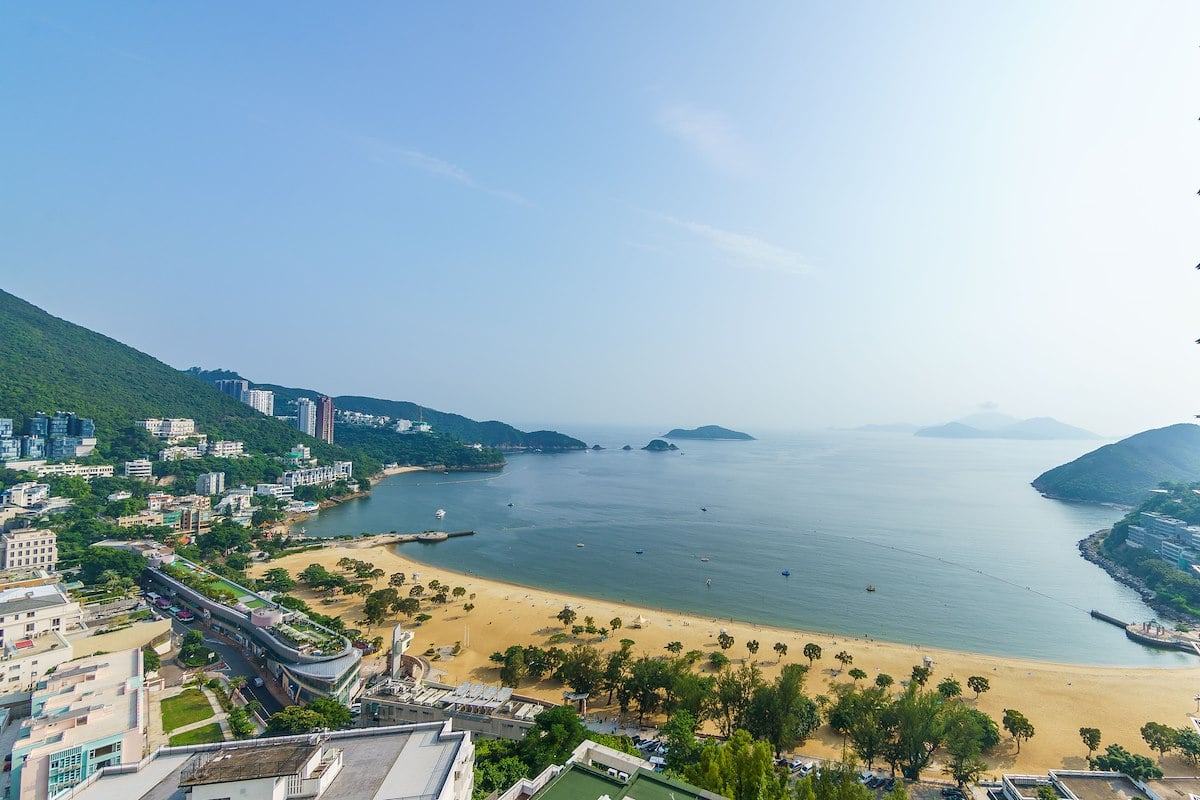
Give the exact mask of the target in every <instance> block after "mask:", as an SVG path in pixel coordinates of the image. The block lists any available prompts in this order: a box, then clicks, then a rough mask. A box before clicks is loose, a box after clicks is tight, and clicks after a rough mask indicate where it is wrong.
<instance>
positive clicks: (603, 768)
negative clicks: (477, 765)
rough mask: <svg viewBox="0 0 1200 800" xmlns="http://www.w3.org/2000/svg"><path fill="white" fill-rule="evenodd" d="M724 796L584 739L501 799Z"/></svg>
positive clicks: (698, 799) (691, 799)
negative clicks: (562, 759) (560, 760)
mask: <svg viewBox="0 0 1200 800" xmlns="http://www.w3.org/2000/svg"><path fill="white" fill-rule="evenodd" d="M603 797H608V798H609V800H633V798H652V797H653V798H673V800H723V798H722V796H721V795H719V794H715V793H713V792H710V791H708V790H706V789H701V788H699V787H696V786H692V785H691V784H689V783H684V782H683V781H681V780H678V779H676V778H668V777H667V776H666V775H663V774H661V773H659V772H655V771H654V766H653V765H652V764H651V763H650V762H649V761H645V760H643V759H641V758H638V757H637V756H631V755H629V754H628V753H622V752H621V751H620V750H615V749H613V748H611V747H605V746H604V745H601V744H597V743H596V742H593V741H592V740H591V739H584V740H583V741H582V742H581V743H580V744H579V746H578V747H576V748H575V751H574V752H572V753H571V755H570V757H569V758H567V760H566V763H564V764H562V765H558V764H551V765H550V766H548V767H546V769H545V770H543V771H542V772H541V773H540V774H538V775H536V776H535V777H533V778H522V779H521V780H519V781H517V782H516V783H515V784H513V785H512V786H511V787H509V788H508V790H507V791H505V792H503V793H502V794H500V796H499V798H498V800H580V798H589V800H591V798H603Z"/></svg>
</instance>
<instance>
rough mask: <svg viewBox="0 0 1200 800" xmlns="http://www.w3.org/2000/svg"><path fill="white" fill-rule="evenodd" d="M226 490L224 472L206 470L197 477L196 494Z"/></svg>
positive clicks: (217, 492)
mask: <svg viewBox="0 0 1200 800" xmlns="http://www.w3.org/2000/svg"><path fill="white" fill-rule="evenodd" d="M224 491H225V473H224V472H206V473H204V474H203V475H200V476H199V477H197V478H196V494H201V495H213V494H221V493H222V492H224Z"/></svg>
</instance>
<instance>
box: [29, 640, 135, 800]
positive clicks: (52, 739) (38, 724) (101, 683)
mask: <svg viewBox="0 0 1200 800" xmlns="http://www.w3.org/2000/svg"><path fill="white" fill-rule="evenodd" d="M146 712H147V697H146V687H145V673H144V670H143V665H142V651H141V649H139V648H133V649H130V650H124V651H121V652H117V653H107V654H104V655H98V656H92V657H90V658H84V659H80V660H79V661H75V662H71V663H70V664H68V665H65V666H64V667H62V668H60V669H59V670H57V671H56V672H55V673H54V674H53V675H47V676H45V677H43V678H42V679H41V680H40V681H38V684H37V688H36V690H35V691H34V693H33V698H32V701H31V716H30V717H29V719H27V720H25V721H23V722H22V723H21V730H20V732H19V734H18V736H17V740H16V743H15V744H14V745H13V753H12V779H11V789H10V791H9V796H10V797H11V798H14V800H15V798H17V797H19V798H21V800H48V798H51V797H54V796H55V795H57V794H59V793H60V792H63V791H65V790H67V789H70V788H71V787H73V786H77V785H79V784H80V783H82V782H83V781H85V780H87V779H88V778H89V777H90V776H91V775H92V774H94V773H96V772H98V771H100V770H101V769H103V768H105V767H109V766H117V765H120V764H137V763H138V762H139V761H141V759H142V752H143V742H144V737H145V734H146V727H147V713H146ZM12 789H16V790H17V791H15V792H14V791H12Z"/></svg>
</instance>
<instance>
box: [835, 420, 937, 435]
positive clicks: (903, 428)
mask: <svg viewBox="0 0 1200 800" xmlns="http://www.w3.org/2000/svg"><path fill="white" fill-rule="evenodd" d="M920 429H921V426H920V425H913V424H912V423H909V422H891V423H887V424H884V425H860V426H858V427H857V428H850V430H852V431H862V432H864V433H916V432H917V431H919V430H920Z"/></svg>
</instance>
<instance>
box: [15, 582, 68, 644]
mask: <svg viewBox="0 0 1200 800" xmlns="http://www.w3.org/2000/svg"><path fill="white" fill-rule="evenodd" d="M82 626H83V612H82V611H81V610H80V609H79V603H76V602H75V601H73V600H71V598H69V597H67V594H66V592H64V591H63V590H62V588H61V587H59V586H58V585H57V584H46V585H43V586H24V587H16V588H13V589H5V590H4V591H2V592H0V646H3V645H7V644H9V643H15V642H20V641H24V640H26V639H36V638H37V637H39V636H45V635H46V634H48V633H52V632H54V633H61V634H64V635H65V634H66V633H67V632H68V631H73V630H75V629H77V628H80V627H82Z"/></svg>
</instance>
